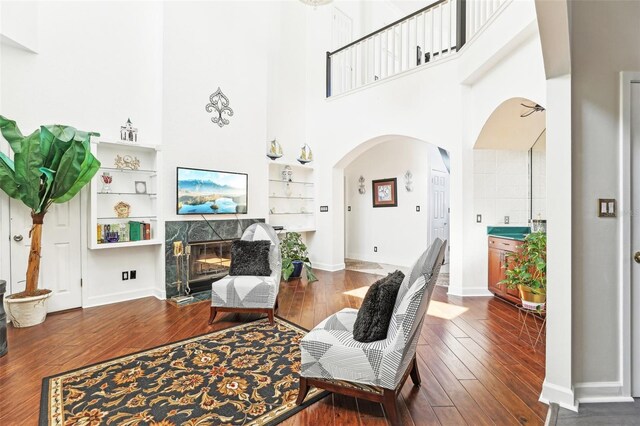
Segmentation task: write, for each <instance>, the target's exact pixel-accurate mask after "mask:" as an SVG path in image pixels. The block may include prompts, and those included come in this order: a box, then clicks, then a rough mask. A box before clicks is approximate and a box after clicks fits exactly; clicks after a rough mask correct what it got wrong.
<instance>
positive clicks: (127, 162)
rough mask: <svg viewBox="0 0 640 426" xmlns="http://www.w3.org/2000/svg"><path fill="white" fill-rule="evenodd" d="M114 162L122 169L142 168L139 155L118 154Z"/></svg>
mask: <svg viewBox="0 0 640 426" xmlns="http://www.w3.org/2000/svg"><path fill="white" fill-rule="evenodd" d="M114 164H115V166H116V167H117V168H118V169H120V170H124V169H129V170H138V169H139V168H140V160H138V157H132V156H131V155H123V156H120V155H116V159H115V161H114Z"/></svg>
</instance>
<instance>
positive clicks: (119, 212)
mask: <svg viewBox="0 0 640 426" xmlns="http://www.w3.org/2000/svg"><path fill="white" fill-rule="evenodd" d="M113 211H115V212H116V216H117V217H118V219H124V218H127V217H129V213H130V212H131V206H130V205H129V204H127V203H125V202H124V201H119V202H118V204H116V205H115V206H113Z"/></svg>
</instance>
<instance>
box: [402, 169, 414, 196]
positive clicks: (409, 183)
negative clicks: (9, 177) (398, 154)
mask: <svg viewBox="0 0 640 426" xmlns="http://www.w3.org/2000/svg"><path fill="white" fill-rule="evenodd" d="M404 189H406V190H407V192H411V191H413V173H411V170H407V171H406V173H405V174H404Z"/></svg>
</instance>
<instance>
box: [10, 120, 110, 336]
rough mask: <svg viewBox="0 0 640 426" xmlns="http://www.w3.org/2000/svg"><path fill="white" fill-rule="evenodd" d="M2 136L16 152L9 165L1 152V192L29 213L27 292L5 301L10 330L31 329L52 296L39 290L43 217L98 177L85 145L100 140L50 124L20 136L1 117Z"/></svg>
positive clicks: (12, 123)
mask: <svg viewBox="0 0 640 426" xmlns="http://www.w3.org/2000/svg"><path fill="white" fill-rule="evenodd" d="M0 131H1V132H2V136H4V138H5V139H6V140H7V142H9V146H10V147H11V150H12V151H13V153H14V156H13V160H11V159H10V158H9V157H7V156H6V155H4V154H2V153H1V152H0V189H2V190H3V191H4V192H5V193H6V194H7V195H8V196H9V197H11V198H13V199H16V200H19V201H22V202H23V203H24V204H25V205H26V206H27V207H28V208H29V209H30V210H31V218H32V223H33V225H32V227H31V231H29V236H30V237H31V244H30V247H29V261H28V265H27V277H26V278H27V279H26V288H25V290H24V291H22V292H19V293H15V294H12V295H10V296H9V297H7V298H5V300H4V302H5V303H6V306H7V308H8V309H7V313H8V316H9V318H10V319H11V322H12V323H13V325H14V326H15V327H29V326H32V325H36V324H40V323H41V322H43V321H44V320H45V318H46V316H47V299H48V298H49V297H50V296H51V290H47V289H38V276H39V274H40V250H41V248H42V224H43V222H44V217H45V215H46V214H47V211H48V210H49V208H50V207H51V205H52V204H53V203H58V204H59V203H65V202H67V201H69V200H71V199H72V198H73V197H74V196H75V195H76V194H77V193H78V192H80V190H81V189H82V188H83V187H84V186H85V185H86V184H87V183H89V181H90V180H91V179H92V178H93V176H94V175H95V174H96V173H97V172H98V169H99V168H100V162H99V161H98V160H97V159H96V158H95V157H94V156H93V154H91V149H90V146H89V140H90V137H91V136H92V135H96V136H99V135H98V134H97V133H89V132H81V131H78V130H76V129H74V128H73V127H70V126H59V125H54V126H40V128H39V129H38V130H36V131H35V132H33V133H31V134H30V135H27V136H23V135H22V133H21V132H20V129H18V126H16V122H15V121H12V120H8V119H7V118H5V117H3V116H1V115H0Z"/></svg>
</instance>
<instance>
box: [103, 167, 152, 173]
mask: <svg viewBox="0 0 640 426" xmlns="http://www.w3.org/2000/svg"><path fill="white" fill-rule="evenodd" d="M100 170H102V171H105V172H115V173H158V172H157V170H146V169H137V170H131V169H119V168H117V167H100Z"/></svg>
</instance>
